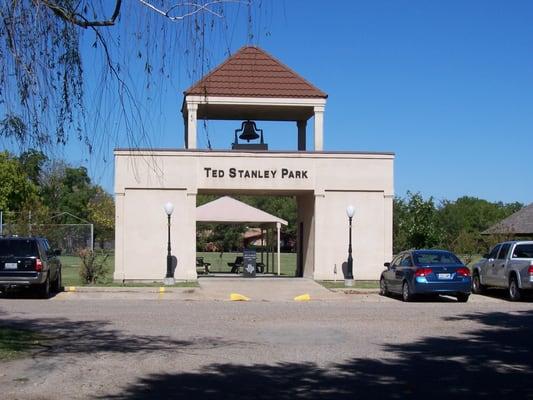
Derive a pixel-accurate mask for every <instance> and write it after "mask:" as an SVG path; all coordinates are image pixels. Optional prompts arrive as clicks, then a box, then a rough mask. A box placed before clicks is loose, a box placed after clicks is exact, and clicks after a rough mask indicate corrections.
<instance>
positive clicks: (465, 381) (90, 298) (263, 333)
mask: <svg viewBox="0 0 533 400" xmlns="http://www.w3.org/2000/svg"><path fill="white" fill-rule="evenodd" d="M174 289H179V291H176V292H175V293H178V292H179V293H180V295H179V296H177V295H176V297H174V298H172V297H171V296H169V295H171V294H172V293H174ZM192 289H195V290H198V289H199V288H192ZM156 290H157V288H150V289H148V290H147V289H143V290H139V289H135V290H130V291H123V292H121V291H112V290H107V291H105V290H104V291H93V292H90V291H87V292H83V291H82V292H67V293H62V294H60V295H58V296H55V297H54V298H53V299H50V300H46V301H43V300H38V299H29V298H8V299H0V325H1V326H3V327H10V328H15V329H31V330H33V331H37V332H39V333H40V334H41V335H42V339H41V340H39V341H38V343H34V344H33V345H32V349H31V350H32V352H31V354H30V355H29V356H28V357H26V358H23V359H20V360H14V361H9V362H3V363H2V364H1V366H2V368H1V369H0V388H1V394H0V398H2V399H4V398H5V399H40V400H44V399H113V398H114V399H145V398H149V399H152V398H153V399H157V398H165V399H171V398H177V399H197V398H198V399H217V400H218V399H233V398H234V399H237V398H238V399H267V398H273V399H287V400H288V399H291V400H294V399H304V398H305V399H317V400H318V399H321V400H322V399H357V398H386V399H388V398H390V399H400V398H401V399H404V398H432V399H435V398H443V399H444V398H446V399H449V398H454V399H455V398H469V399H472V398H495V397H500V398H509V397H510V396H520V398H524V399H527V398H531V396H532V393H533V391H531V390H530V386H531V382H533V357H532V355H533V354H532V351H533V346H532V345H531V338H532V332H533V303H530V302H524V303H511V302H509V301H507V300H506V299H505V297H504V296H503V295H502V294H501V293H494V294H491V295H490V296H475V295H473V296H472V297H471V300H470V301H469V302H468V303H465V304H462V303H457V302H456V301H455V300H454V299H452V298H445V297H443V298H441V299H439V300H436V301H427V300H422V301H418V302H414V303H403V302H401V301H400V300H399V299H397V298H389V297H382V296H379V295H378V294H375V293H360V294H351V295H345V294H335V297H334V298H328V299H324V300H318V299H315V300H311V301H307V302H296V301H294V300H293V299H290V297H289V299H288V300H283V301H264V300H255V301H254V300H250V301H247V302H231V301H229V300H228V299H225V298H224V299H222V300H217V299H208V298H200V297H198V298H194V296H193V294H194V292H193V293H188V294H187V293H184V292H185V290H190V288H189V289H187V288H172V292H164V293H159V292H156ZM290 295H291V296H292V293H290ZM187 296H190V297H187Z"/></svg>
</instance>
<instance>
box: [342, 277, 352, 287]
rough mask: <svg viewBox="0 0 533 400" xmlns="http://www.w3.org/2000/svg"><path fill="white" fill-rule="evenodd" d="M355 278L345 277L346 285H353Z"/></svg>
mask: <svg viewBox="0 0 533 400" xmlns="http://www.w3.org/2000/svg"><path fill="white" fill-rule="evenodd" d="M353 284H354V280H353V279H345V280H344V286H346V287H353Z"/></svg>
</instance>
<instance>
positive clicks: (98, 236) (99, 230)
mask: <svg viewBox="0 0 533 400" xmlns="http://www.w3.org/2000/svg"><path fill="white" fill-rule="evenodd" d="M87 208H88V211H89V216H88V218H89V221H90V222H91V223H93V224H94V237H95V240H98V241H99V242H100V245H101V247H103V244H104V242H105V241H111V240H113V239H114V236H115V202H114V200H113V197H112V196H111V195H110V194H109V193H107V192H106V191H104V190H103V189H102V188H101V187H99V186H97V187H96V190H95V193H94V195H93V197H92V198H91V199H90V200H89V204H88V205H87Z"/></svg>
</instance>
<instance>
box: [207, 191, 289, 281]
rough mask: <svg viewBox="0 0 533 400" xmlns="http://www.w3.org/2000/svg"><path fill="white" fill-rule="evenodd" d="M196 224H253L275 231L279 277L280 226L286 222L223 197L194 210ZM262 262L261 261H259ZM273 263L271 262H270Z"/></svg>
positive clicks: (240, 202)
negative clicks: (271, 228)
mask: <svg viewBox="0 0 533 400" xmlns="http://www.w3.org/2000/svg"><path fill="white" fill-rule="evenodd" d="M196 222H203V223H206V224H207V223H211V224H213V223H214V224H255V225H259V226H260V227H261V231H263V229H264V228H267V229H268V228H270V227H273V228H274V229H276V232H277V235H276V238H277V239H276V250H277V251H276V252H277V263H276V265H277V274H278V275H280V266H281V251H280V250H281V249H280V247H281V245H280V243H281V238H280V236H281V235H280V234H281V225H287V221H285V220H284V219H281V218H278V217H276V216H274V215H272V214H269V213H267V212H265V211H263V210H260V209H258V208H255V207H252V206H250V205H248V204H246V203H243V202H242V201H238V200H235V199H233V198H231V197H229V196H224V197H221V198H219V199H216V200H213V201H211V202H209V203H206V204H203V205H201V206H199V207H197V208H196ZM261 261H263V260H261ZM272 261H273V260H272Z"/></svg>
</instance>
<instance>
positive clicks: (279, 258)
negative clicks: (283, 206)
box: [276, 222, 281, 276]
mask: <svg viewBox="0 0 533 400" xmlns="http://www.w3.org/2000/svg"><path fill="white" fill-rule="evenodd" d="M276 229H277V231H278V276H280V275H281V255H280V254H281V249H280V244H279V243H280V240H281V237H280V229H281V223H279V222H276Z"/></svg>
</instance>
